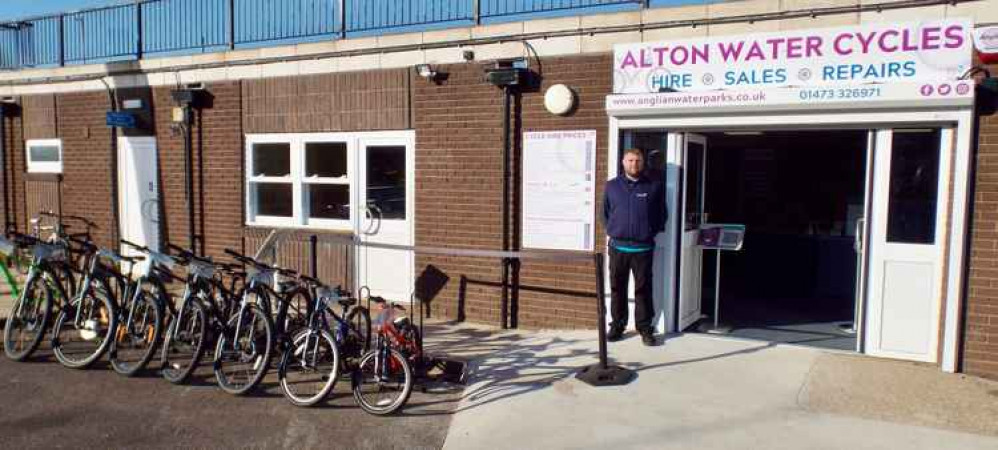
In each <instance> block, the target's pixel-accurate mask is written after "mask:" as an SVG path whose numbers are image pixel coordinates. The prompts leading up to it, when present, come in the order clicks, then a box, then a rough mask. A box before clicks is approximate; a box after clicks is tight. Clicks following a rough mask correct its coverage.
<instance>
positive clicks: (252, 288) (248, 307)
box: [214, 249, 287, 395]
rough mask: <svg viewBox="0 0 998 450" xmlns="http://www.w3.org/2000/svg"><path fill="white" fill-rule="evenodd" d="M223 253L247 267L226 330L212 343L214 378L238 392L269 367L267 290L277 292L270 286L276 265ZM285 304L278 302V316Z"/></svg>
mask: <svg viewBox="0 0 998 450" xmlns="http://www.w3.org/2000/svg"><path fill="white" fill-rule="evenodd" d="M225 253H226V254H228V255H230V256H232V257H233V258H235V259H236V260H237V261H239V262H241V263H243V264H244V265H246V266H247V269H246V281H245V286H244V288H243V289H242V292H241V293H240V295H239V308H238V310H237V311H236V312H235V313H234V314H233V315H232V317H231V318H230V319H229V320H228V322H227V324H226V329H227V330H228V332H225V333H222V335H221V336H220V337H219V339H218V342H217V343H216V345H215V363H214V370H215V379H216V380H217V381H218V386H219V387H221V388H222V390H224V391H226V392H228V393H230V394H234V395H242V394H245V393H247V392H249V391H250V390H251V389H253V388H254V387H256V386H257V385H258V384H259V383H260V381H261V380H262V379H263V377H264V375H266V374H267V370H268V369H269V367H270V362H271V358H272V356H273V355H272V350H273V348H274V335H275V329H274V323H273V321H272V319H271V316H270V314H269V311H271V307H270V293H274V294H275V295H277V293H276V291H274V288H273V287H272V286H273V285H274V284H275V283H274V282H275V280H274V278H275V273H276V272H277V268H275V267H271V266H269V265H266V264H263V263H261V262H259V261H256V260H255V259H253V258H250V257H247V256H245V255H242V254H240V253H238V252H236V251H234V250H231V249H225ZM278 298H280V296H279V295H278ZM286 307H287V303H282V304H281V307H280V310H279V311H278V317H279V318H280V319H283V318H284V316H285V314H286V313H287V310H286Z"/></svg>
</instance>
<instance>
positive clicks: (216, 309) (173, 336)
mask: <svg viewBox="0 0 998 450" xmlns="http://www.w3.org/2000/svg"><path fill="white" fill-rule="evenodd" d="M167 245H168V246H169V248H170V249H171V250H173V251H174V252H175V253H177V255H178V258H179V260H180V263H181V264H183V265H184V266H185V267H186V269H187V275H186V277H185V280H184V281H185V283H184V294H183V296H182V297H181V301H180V304H179V306H177V307H176V308H173V306H172V305H171V306H170V308H169V310H168V313H167V316H168V317H169V325H167V331H166V335H165V337H164V340H163V352H162V356H161V362H162V370H161V371H162V375H163V378H165V379H166V380H167V381H169V382H171V383H173V384H182V383H185V382H186V381H187V380H188V379H189V378H190V376H191V375H192V374H193V373H194V370H195V369H197V367H198V366H199V365H200V364H201V359H202V358H203V357H204V354H205V351H206V349H207V347H208V345H210V342H211V337H210V336H209V332H210V331H214V334H215V336H221V335H222V334H225V333H231V330H228V327H227V325H226V322H227V320H228V318H229V317H231V316H232V314H233V305H234V304H235V302H233V301H230V299H232V298H235V294H234V293H235V292H236V284H237V283H238V282H240V281H242V280H244V279H245V276H246V274H245V273H244V272H239V271H236V270H235V266H232V265H229V264H223V263H217V262H214V261H212V260H211V259H210V258H203V257H199V256H197V255H195V254H194V253H193V252H191V251H189V250H187V249H184V248H181V247H177V246H175V245H172V244H167ZM222 273H226V274H228V275H229V276H230V277H231V284H230V286H229V287H228V288H226V287H225V285H224V280H223V278H222Z"/></svg>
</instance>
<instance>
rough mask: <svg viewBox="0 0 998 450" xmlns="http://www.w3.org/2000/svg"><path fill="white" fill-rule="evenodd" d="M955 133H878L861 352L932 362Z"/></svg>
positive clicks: (936, 130)
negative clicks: (952, 145) (947, 195)
mask: <svg viewBox="0 0 998 450" xmlns="http://www.w3.org/2000/svg"><path fill="white" fill-rule="evenodd" d="M952 138H953V131H952V129H948V128H942V129H940V128H920V129H893V130H889V129H888V130H878V131H877V136H876V148H875V155H874V177H873V180H874V181H873V196H872V203H871V212H870V217H871V220H872V221H871V223H870V230H871V236H870V242H869V251H870V255H869V266H868V270H869V279H868V287H867V304H866V330H865V333H864V340H865V350H866V352H867V353H869V354H871V355H876V356H885V357H891V358H900V359H909V360H915V361H924V362H935V361H936V360H937V359H938V358H937V350H938V342H939V327H940V307H941V305H940V302H941V299H942V273H943V272H942V269H943V267H942V266H943V264H942V262H943V253H942V250H943V249H942V247H943V246H942V244H943V239H944V236H945V229H946V220H945V211H946V195H945V189H944V188H945V187H946V186H947V185H948V184H947V180H948V177H947V174H948V173H949V155H950V150H951V143H952Z"/></svg>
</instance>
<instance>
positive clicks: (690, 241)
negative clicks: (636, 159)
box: [679, 133, 707, 331]
mask: <svg viewBox="0 0 998 450" xmlns="http://www.w3.org/2000/svg"><path fill="white" fill-rule="evenodd" d="M681 136H682V137H681V139H680V140H679V142H680V143H681V145H682V149H683V166H682V174H683V179H682V184H683V191H684V193H683V195H682V196H681V198H683V205H682V209H681V210H680V211H682V217H681V218H680V219H681V220H682V224H681V225H682V228H681V230H682V231H681V232H682V237H681V249H680V252H681V255H680V259H679V261H680V262H679V265H680V269H679V273H680V282H679V331H682V330H684V329H686V328H687V327H689V326H690V325H692V324H693V323H694V322H696V321H697V320H698V319H700V315H701V307H700V305H701V294H702V292H701V290H700V286H701V275H702V270H701V268H702V266H703V250H701V249H700V247H699V246H698V245H697V238H698V236H699V230H700V225H702V224H703V223H704V222H705V221H706V214H705V213H704V202H705V195H704V191H705V188H706V179H707V177H706V175H707V138H706V137H705V136H701V135H698V134H691V133H685V134H683V135H681Z"/></svg>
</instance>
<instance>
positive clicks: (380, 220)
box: [357, 132, 415, 301]
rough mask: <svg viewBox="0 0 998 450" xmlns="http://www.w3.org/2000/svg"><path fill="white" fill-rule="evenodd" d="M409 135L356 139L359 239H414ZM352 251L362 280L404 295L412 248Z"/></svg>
mask: <svg viewBox="0 0 998 450" xmlns="http://www.w3.org/2000/svg"><path fill="white" fill-rule="evenodd" d="M414 140H415V139H414V135H413V134H412V132H400V133H393V134H389V135H385V134H383V133H382V134H379V135H378V136H377V137H370V138H368V137H364V138H361V139H360V140H359V145H358V150H359V152H358V154H359V158H358V160H359V161H358V162H359V164H360V170H359V171H358V172H359V174H360V183H359V186H360V189H359V191H360V192H359V196H360V198H359V202H358V204H359V205H360V208H359V210H358V217H357V221H358V226H357V234H358V236H359V237H360V239H361V241H363V242H367V243H373V244H387V245H396V246H411V245H413V221H412V218H413V214H414V212H415V211H414V210H413V199H414V195H413V191H414V190H413V188H414V183H413V172H412V171H413V167H414V165H415V159H414V156H413V146H414ZM357 253H358V254H357V264H359V270H358V274H359V283H360V285H361V286H367V287H368V288H370V289H371V294H372V295H379V296H383V297H385V298H387V299H389V300H396V301H406V300H408V299H409V295H410V294H411V292H412V290H413V288H414V286H413V283H414V275H413V270H414V264H415V262H414V259H413V258H414V255H413V253H412V251H410V250H406V249H394V248H375V247H367V246H361V247H360V248H358V250H357Z"/></svg>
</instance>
